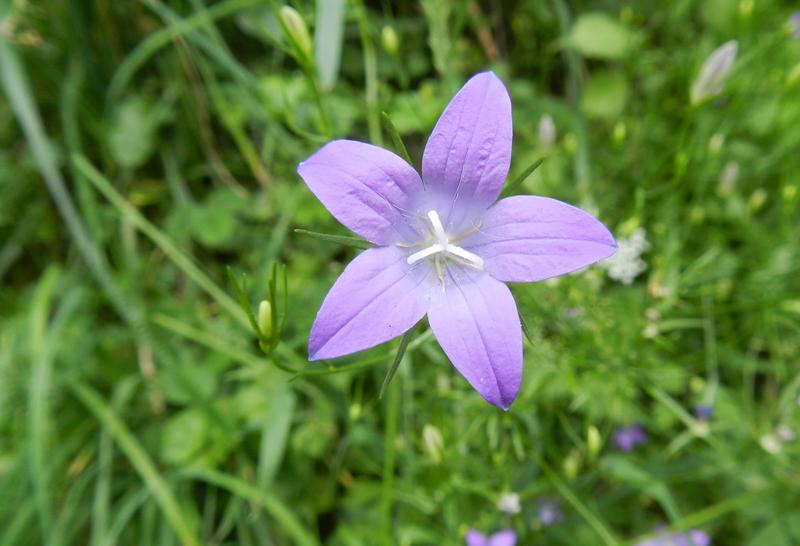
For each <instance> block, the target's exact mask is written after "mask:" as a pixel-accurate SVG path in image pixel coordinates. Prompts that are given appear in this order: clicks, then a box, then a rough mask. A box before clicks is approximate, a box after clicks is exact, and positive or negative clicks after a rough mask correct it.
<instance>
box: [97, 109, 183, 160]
mask: <svg viewBox="0 0 800 546" xmlns="http://www.w3.org/2000/svg"><path fill="white" fill-rule="evenodd" d="M168 117H169V111H168V110H167V109H166V107H165V106H164V105H163V104H159V103H156V102H154V101H151V100H148V99H146V98H145V97H142V96H138V95H134V96H132V97H130V98H128V99H126V100H124V101H122V102H121V103H119V104H118V105H117V106H116V109H115V110H114V113H113V117H112V120H111V126H110V127H109V130H108V146H109V149H110V151H111V155H112V156H113V157H114V159H115V160H116V161H117V162H118V163H119V164H120V165H122V166H123V167H124V168H126V169H133V168H136V167H139V166H140V165H142V164H144V163H145V162H146V161H147V160H148V159H150V156H151V155H153V151H154V150H155V149H156V145H157V143H158V129H159V127H160V126H161V124H162V123H163V122H164V121H166V120H167V119H168Z"/></svg>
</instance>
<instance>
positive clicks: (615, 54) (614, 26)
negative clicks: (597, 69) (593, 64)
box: [567, 12, 641, 60]
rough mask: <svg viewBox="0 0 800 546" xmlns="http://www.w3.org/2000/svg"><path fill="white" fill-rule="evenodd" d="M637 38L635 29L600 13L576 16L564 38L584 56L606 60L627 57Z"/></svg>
mask: <svg viewBox="0 0 800 546" xmlns="http://www.w3.org/2000/svg"><path fill="white" fill-rule="evenodd" d="M640 41H641V36H640V34H639V33H638V32H636V31H633V30H631V29H629V28H628V27H626V26H624V25H622V24H621V23H620V22H618V21H617V20H616V19H614V18H612V17H610V16H609V15H607V14H605V13H599V12H595V13H585V14H583V15H581V16H580V17H578V20H577V21H575V24H574V25H573V27H572V31H571V32H570V34H569V36H568V37H567V45H568V46H570V47H572V48H574V49H575V50H577V51H578V53H580V54H581V55H583V56H584V57H589V58H592V59H607V60H618V59H623V58H625V57H627V56H628V55H629V54H630V53H631V52H632V51H633V50H634V48H636V46H637V45H638V44H639V42H640Z"/></svg>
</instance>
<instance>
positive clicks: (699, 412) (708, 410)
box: [694, 404, 714, 421]
mask: <svg viewBox="0 0 800 546" xmlns="http://www.w3.org/2000/svg"><path fill="white" fill-rule="evenodd" d="M712 415H714V406H709V405H706V404H698V405H696V406H695V407H694V416H695V417H696V418H698V419H699V420H701V421H708V420H709V419H711V416H712Z"/></svg>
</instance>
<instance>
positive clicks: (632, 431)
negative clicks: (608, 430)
mask: <svg viewBox="0 0 800 546" xmlns="http://www.w3.org/2000/svg"><path fill="white" fill-rule="evenodd" d="M611 441H612V442H614V445H615V446H617V449H619V450H620V451H624V452H625V453H630V452H631V451H633V448H635V447H636V446H637V445H639V444H644V443H647V433H646V432H645V431H644V427H643V426H642V425H640V424H639V423H636V424H635V425H631V426H629V427H621V428H618V429H617V430H615V431H614V435H613V436H612V438H611Z"/></svg>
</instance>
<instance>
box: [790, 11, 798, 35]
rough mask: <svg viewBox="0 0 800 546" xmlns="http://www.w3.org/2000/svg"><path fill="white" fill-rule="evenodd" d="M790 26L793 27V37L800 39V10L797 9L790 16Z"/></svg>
mask: <svg viewBox="0 0 800 546" xmlns="http://www.w3.org/2000/svg"><path fill="white" fill-rule="evenodd" d="M789 28H791V29H792V37H793V38H795V39H797V40H800V11H796V12H794V13H793V14H792V16H791V17H789Z"/></svg>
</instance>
